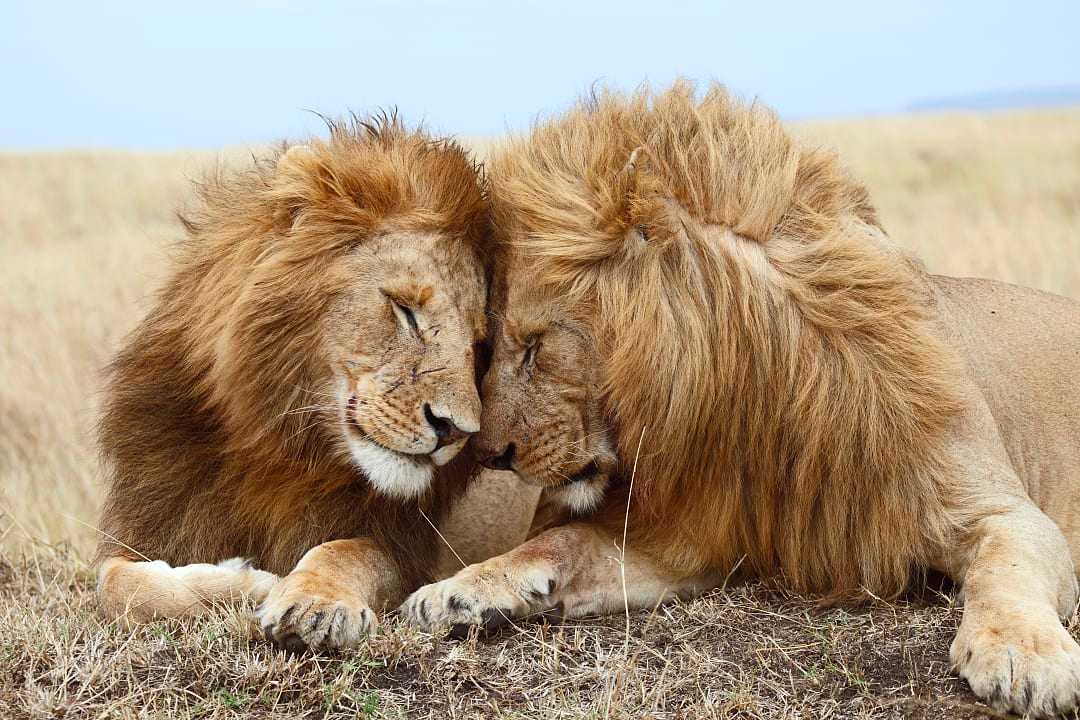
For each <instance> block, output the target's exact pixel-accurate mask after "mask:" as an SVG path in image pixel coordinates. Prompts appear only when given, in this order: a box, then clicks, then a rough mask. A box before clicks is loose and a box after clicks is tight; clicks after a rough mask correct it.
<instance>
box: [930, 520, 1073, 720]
mask: <svg viewBox="0 0 1080 720" xmlns="http://www.w3.org/2000/svg"><path fill="white" fill-rule="evenodd" d="M968 547H970V548H971V549H970V554H969V555H968V562H967V563H966V568H960V572H959V573H958V576H959V577H960V578H961V579H962V582H963V597H964V616H963V620H962V621H961V623H960V628H959V630H958V632H957V634H956V638H955V640H954V641H953V643H952V647H951V648H950V658H951V660H952V662H953V664H954V665H955V666H956V667H957V669H958V670H959V672H960V674H961V675H962V676H963V677H964V678H965V679H966V680H967V681H968V682H969V683H970V684H971V688H972V690H973V691H974V692H975V694H976V695H979V696H980V697H982V698H985V699H986V700H987V701H989V702H990V703H991V704H992V705H994V706H995V707H997V708H998V709H1002V710H1005V709H1008V710H1012V711H1015V712H1019V713H1025V712H1026V713H1030V714H1032V715H1035V716H1051V715H1055V714H1057V713H1058V712H1060V711H1063V710H1067V709H1069V708H1072V707H1074V706H1075V705H1076V704H1077V701H1078V700H1080V646H1078V645H1077V644H1076V642H1075V641H1074V640H1073V639H1072V637H1070V636H1069V633H1068V632H1067V631H1066V630H1065V628H1064V627H1063V626H1062V623H1061V621H1060V618H1064V617H1067V616H1069V615H1071V614H1072V612H1073V610H1074V609H1075V607H1076V600H1077V582H1076V574H1075V570H1074V567H1073V561H1072V558H1071V556H1070V554H1069V547H1068V544H1067V543H1066V541H1065V537H1064V536H1063V535H1062V533H1061V531H1060V530H1059V529H1058V527H1057V525H1055V524H1054V523H1053V521H1051V520H1050V518H1048V517H1047V516H1046V515H1044V514H1043V513H1042V512H1041V511H1039V509H1038V508H1036V507H1035V505H1034V504H1032V503H1031V502H1030V501H1028V500H1027V499H1023V500H1020V499H1017V500H1016V501H1015V503H1014V504H1013V505H1012V506H1011V507H1009V508H1008V509H1007V510H1005V511H1003V512H998V513H994V514H991V515H988V516H987V517H985V518H984V519H982V520H981V521H979V522H978V523H977V524H976V526H975V527H974V529H973V532H972V535H971V537H970V543H969V544H968Z"/></svg>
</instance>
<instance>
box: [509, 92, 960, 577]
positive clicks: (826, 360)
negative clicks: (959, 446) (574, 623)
mask: <svg viewBox="0 0 1080 720" xmlns="http://www.w3.org/2000/svg"><path fill="white" fill-rule="evenodd" d="M489 178H490V179H491V184H492V188H493V191H492V192H493V205H494V214H495V218H496V224H497V233H498V236H499V238H500V240H501V243H502V249H501V251H500V252H501V254H502V255H503V257H502V260H501V262H503V263H504V264H505V266H506V268H505V270H504V272H506V273H508V274H509V275H510V277H511V278H512V281H514V282H529V283H537V284H538V285H539V286H541V287H543V288H546V289H547V290H548V291H549V292H551V293H553V294H555V295H561V296H562V297H563V298H564V302H566V303H567V304H571V305H573V306H574V307H575V308H576V309H577V311H578V312H583V313H584V314H586V315H587V316H590V317H591V322H592V325H593V328H594V331H595V339H596V342H597V348H598V353H599V358H600V362H601V363H602V367H603V377H604V384H605V392H606V399H605V403H606V409H607V412H608V413H609V415H610V418H611V422H612V424H613V427H614V428H615V429H616V434H617V444H618V447H619V454H620V458H621V461H622V462H623V463H624V465H625V466H626V473H627V474H629V466H630V464H631V463H632V462H633V461H634V457H635V454H636V452H637V449H638V443H639V439H640V438H641V437H642V432H643V430H644V440H643V442H642V446H641V457H640V462H639V465H638V470H637V475H636V480H635V485H634V492H633V498H632V499H631V506H630V512H631V517H630V527H629V530H630V533H631V535H632V536H633V537H635V538H636V541H637V542H638V543H641V544H642V545H643V546H644V547H646V548H649V549H651V550H652V551H653V552H656V553H659V554H660V555H662V557H663V560H664V562H665V563H667V564H668V565H670V566H672V567H675V568H680V569H682V570H684V571H685V572H687V573H691V572H695V571H698V570H701V569H704V568H706V567H724V566H733V565H735V563H737V562H739V560H740V558H743V557H745V561H744V565H743V567H744V568H746V569H749V570H753V571H755V572H758V573H764V574H770V573H777V572H779V573H780V574H782V575H783V576H784V577H785V579H786V580H787V582H789V583H790V584H791V585H792V586H793V587H794V588H796V589H799V590H806V591H834V592H842V593H847V592H851V593H859V592H863V591H869V592H872V593H875V594H884V595H891V594H895V593H897V592H899V591H901V590H902V589H903V588H904V587H905V585H906V584H907V582H908V579H909V575H910V572H911V571H912V569H913V568H914V567H925V566H926V565H927V564H928V563H929V562H930V560H931V558H932V557H933V556H934V555H935V554H936V552H937V551H938V549H939V548H941V547H942V543H943V542H945V538H946V537H947V536H948V535H949V534H950V531H951V530H952V529H953V528H954V527H955V524H956V523H957V522H958V519H957V515H956V511H955V503H954V499H955V498H954V497H953V495H955V493H956V492H957V490H956V488H955V485H950V482H953V481H952V478H951V476H950V472H949V467H948V464H947V461H946V459H945V458H946V455H945V452H944V442H945V440H944V436H945V432H946V429H947V426H948V424H949V423H950V421H951V420H952V418H953V417H954V415H955V413H956V412H957V408H958V404H957V401H956V399H955V398H954V396H953V390H952V387H951V383H950V380H949V378H950V376H951V374H952V373H954V372H955V365H954V362H955V361H954V359H953V355H952V354H951V353H950V352H948V351H947V350H946V348H945V347H944V346H943V345H942V344H941V343H939V342H938V340H936V339H935V337H934V335H933V333H932V332H931V329H930V328H929V325H928V323H929V320H928V317H929V305H928V303H929V302H930V300H929V297H928V294H927V291H926V287H925V283H924V273H923V271H922V269H921V268H920V267H919V266H918V265H917V264H916V263H915V262H914V261H912V260H910V259H909V258H907V257H906V256H905V255H904V254H902V253H901V252H899V251H898V250H897V249H896V248H895V247H894V246H892V245H891V243H890V242H889V241H888V239H887V238H886V237H885V236H884V233H883V232H882V231H881V230H880V228H879V226H878V222H877V219H876V216H875V213H874V210H873V208H872V207H871V205H870V203H869V201H868V198H867V194H866V192H865V190H864V189H863V188H862V187H861V186H859V185H858V184H856V183H855V182H853V181H852V180H850V179H849V178H848V177H847V175H846V174H844V172H843V171H842V170H841V169H840V167H839V164H838V162H837V161H836V159H835V157H834V156H833V155H832V154H830V153H827V152H823V151H821V150H817V149H808V148H804V147H801V146H800V145H799V144H797V143H796V142H794V141H793V140H792V139H791V138H790V137H789V136H788V135H787V134H786V132H785V131H784V129H783V128H782V126H781V124H780V123H779V121H778V120H777V119H776V118H775V117H774V116H773V115H772V114H771V113H770V112H768V111H767V110H765V109H763V108H762V107H760V106H758V105H756V104H755V105H751V106H747V105H744V104H742V103H740V102H738V101H736V100H733V99H732V98H731V97H730V96H729V95H728V94H727V93H726V92H725V91H724V90H723V89H722V88H721V87H718V86H713V87H711V88H710V89H709V91H708V92H707V93H706V94H705V95H704V96H703V97H702V98H700V99H698V97H697V95H696V93H695V90H694V88H693V87H692V86H691V85H689V84H687V83H683V82H680V83H677V84H676V85H675V86H674V87H672V88H671V89H669V90H667V91H665V92H663V93H653V92H650V91H649V90H647V89H643V90H641V91H639V92H637V93H635V94H633V95H632V96H624V95H621V94H618V93H613V92H604V93H601V94H600V95H598V96H595V97H593V98H591V99H589V100H586V101H583V102H582V103H580V104H579V105H578V106H577V107H576V108H574V109H573V110H571V111H570V112H569V113H567V114H566V115H564V116H562V117H560V118H557V119H555V120H552V121H549V122H546V123H543V124H541V125H539V126H538V127H536V128H535V129H534V130H533V132H532V133H531V135H530V136H529V137H528V138H525V139H519V140H514V141H511V142H510V143H509V144H508V145H507V146H506V147H505V148H503V149H502V151H501V152H500V153H497V154H496V156H495V157H494V159H493V160H492V162H491V163H490V164H489ZM949 488H952V489H951V490H950V489H949ZM624 510H625V495H624V496H623V497H622V498H619V497H618V496H617V495H616V496H615V497H613V498H612V499H611V500H610V501H609V503H608V510H607V513H608V515H609V516H610V521H611V522H612V523H613V524H616V525H618V526H619V527H621V525H622V522H623V511H624Z"/></svg>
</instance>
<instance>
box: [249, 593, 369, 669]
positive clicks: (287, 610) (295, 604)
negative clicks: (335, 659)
mask: <svg viewBox="0 0 1080 720" xmlns="http://www.w3.org/2000/svg"><path fill="white" fill-rule="evenodd" d="M290 577H291V576H287V577H286V578H285V579H284V580H282V581H281V582H280V583H278V585H277V587H275V588H274V589H273V590H272V591H271V592H270V596H269V597H268V598H267V599H266V600H265V601H264V602H263V603H262V604H261V605H260V606H259V607H258V609H257V610H256V613H255V617H256V619H257V620H258V622H259V625H260V627H262V631H263V636H264V637H265V638H266V639H267V640H268V641H269V642H272V643H273V644H275V645H277V646H278V647H281V648H284V649H285V650H288V651H289V652H294V653H300V652H303V651H305V650H316V651H318V650H348V649H351V648H355V647H357V646H359V645H360V644H361V643H362V642H363V641H364V639H365V638H367V637H368V636H369V635H371V634H373V633H374V632H375V631H376V630H377V629H378V618H377V617H376V616H375V613H374V611H372V609H371V608H370V607H368V606H367V605H366V604H365V603H363V602H361V601H359V600H357V599H355V598H337V597H327V596H324V595H322V594H320V593H318V592H311V591H310V590H305V589H304V588H303V587H302V583H294V582H290Z"/></svg>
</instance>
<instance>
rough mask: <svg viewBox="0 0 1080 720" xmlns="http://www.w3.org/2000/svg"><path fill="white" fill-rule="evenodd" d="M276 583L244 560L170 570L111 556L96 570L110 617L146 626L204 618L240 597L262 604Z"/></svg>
mask: <svg viewBox="0 0 1080 720" xmlns="http://www.w3.org/2000/svg"><path fill="white" fill-rule="evenodd" d="M277 580H278V578H277V576H276V575H273V574H272V573H268V572H263V571H262V570H256V569H254V568H252V567H251V566H250V565H248V563H247V562H245V561H244V560H242V559H240V558H233V559H231V560H224V561H222V562H220V563H218V564H216V565H211V564H208V563H196V564H193V565H181V566H178V567H171V566H170V565H169V564H168V563H166V562H163V561H161V560H155V561H153V562H148V561H139V560H131V559H129V558H126V557H111V558H107V559H106V560H105V561H104V562H102V563H101V567H100V569H99V571H98V597H99V598H100V601H101V606H102V609H103V610H104V611H105V614H106V615H107V616H109V617H110V618H116V619H119V620H121V621H123V622H130V623H145V622H150V621H151V620H156V619H158V618H172V617H185V616H187V617H190V616H196V615H202V614H203V613H205V612H206V610H207V609H208V608H209V607H210V606H211V605H213V604H215V603H220V602H230V601H236V600H238V599H240V598H242V597H248V598H251V599H252V600H254V601H255V602H260V601H262V600H263V598H265V597H266V595H267V593H268V592H270V588H272V587H273V586H274V583H275V582H277Z"/></svg>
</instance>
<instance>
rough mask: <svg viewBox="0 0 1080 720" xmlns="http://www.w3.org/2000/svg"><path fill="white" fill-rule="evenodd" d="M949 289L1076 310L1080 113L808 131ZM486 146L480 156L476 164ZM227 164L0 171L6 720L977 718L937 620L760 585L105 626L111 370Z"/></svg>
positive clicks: (17, 160)
mask: <svg viewBox="0 0 1080 720" xmlns="http://www.w3.org/2000/svg"><path fill="white" fill-rule="evenodd" d="M796 132H797V133H798V134H800V135H801V136H803V137H804V138H806V139H808V140H809V141H813V142H820V143H825V144H828V145H832V146H835V147H836V148H838V150H839V151H840V153H841V156H842V157H843V158H844V160H845V162H846V164H847V165H848V166H849V167H850V168H851V169H852V171H853V173H854V174H855V175H856V176H858V177H859V178H861V179H862V180H864V181H865V182H866V183H867V184H868V185H869V187H870V190H871V194H872V197H873V198H874V200H875V202H876V204H877V205H878V207H879V208H880V210H881V215H882V217H883V220H884V222H885V225H886V228H887V229H888V230H889V232H890V233H891V235H892V236H893V237H894V238H895V239H896V240H898V241H899V242H901V243H903V244H905V245H907V246H909V247H911V248H913V249H914V250H915V251H916V252H917V253H918V254H919V255H920V256H921V257H922V258H923V259H924V260H925V261H926V263H927V265H928V266H929V268H930V269H931V270H933V271H935V272H942V273H947V274H955V275H980V276H986V277H993V278H999V279H1002V280H1007V281H1011V282H1017V283H1022V284H1026V285H1030V286H1034V287H1038V288H1042V289H1045V290H1049V291H1053V292H1058V293H1061V294H1065V295H1070V296H1073V297H1080V109H1071V110H1048V111H1039V112H1015V113H1002V114H994V115H965V114H957V115H916V116H903V117H882V118H872V119H861V120H856V121H844V122H829V123H809V124H802V125H799V126H798V127H797V128H796ZM479 144H480V145H482V143H479ZM243 161H244V155H243V153H240V152H237V151H230V152H229V153H228V155H227V157H225V158H224V159H222V158H220V157H218V156H217V155H215V154H212V153H175V154H130V153H120V152H94V153H83V152H68V153H57V154H21V155H19V154H6V155H0V197H3V198H4V203H3V207H4V212H3V213H0V336H2V337H3V342H2V343H0V548H2V550H3V559H2V560H0V717H54V716H55V717H58V716H61V715H65V716H66V717H137V716H148V717H151V716H164V717H231V716H234V715H242V714H254V715H257V716H261V717H270V716H274V717H296V716H300V715H305V716H310V717H338V716H341V717H353V716H355V715H356V714H360V715H361V716H372V717H384V716H385V717H399V716H401V717H404V716H408V717H413V716H417V715H425V714H429V715H431V716H432V717H455V716H463V717H464V716H470V715H479V716H488V715H491V714H501V715H505V716H508V717H555V716H559V717H577V716H595V717H609V716H610V717H641V716H657V717H680V716H681V717H698V716H703V717H750V718H758V717H760V718H774V717H791V718H796V717H802V718H806V717H836V718H841V717H867V718H869V717H901V716H902V717H908V716H915V717H942V718H952V717H963V716H981V715H980V713H981V712H982V711H981V710H980V709H979V707H978V706H976V705H974V704H973V703H974V699H973V697H972V696H971V695H970V694H968V693H967V691H966V688H965V687H964V686H963V685H962V683H960V682H959V681H957V680H955V679H954V678H952V677H951V676H950V675H949V674H948V672H947V668H946V659H947V647H948V641H949V638H950V634H951V631H952V629H953V628H954V627H955V624H956V622H957V617H958V613H957V612H956V611H955V610H954V609H953V607H952V606H951V605H950V604H949V601H948V599H947V597H945V596H937V595H933V594H930V595H928V596H926V597H920V598H914V599H912V600H911V602H905V603H902V604H898V605H890V606H880V607H876V608H869V609H860V610H857V611H854V610H851V611H845V610H829V611H818V610H816V609H815V608H814V606H813V604H812V603H808V602H806V601H802V600H798V599H795V598H791V597H788V596H785V595H784V594H783V593H782V592H781V591H780V590H778V589H776V588H772V587H769V586H767V585H750V586H745V587H740V588H736V589H734V590H729V591H728V592H726V593H716V594H714V595H712V596H710V597H708V598H703V599H699V600H696V601H694V602H692V603H687V604H677V605H674V606H671V607H665V608H660V609H659V610H658V611H657V612H656V613H654V614H648V613H645V614H642V615H640V616H637V617H635V618H633V622H632V623H631V631H630V633H629V634H627V633H626V632H625V628H624V624H623V620H621V619H615V620H607V621H603V622H599V623H575V624H573V625H569V626H560V627H555V628H547V627H544V626H541V625H539V624H531V625H526V626H523V627H522V628H521V629H520V630H518V631H514V630H512V631H509V632H505V633H503V634H502V635H500V636H499V637H497V638H495V639H492V640H480V641H476V640H473V641H468V642H464V643H455V642H450V641H447V640H442V639H439V638H432V637H430V636H421V635H417V634H414V633H411V632H410V631H408V630H406V629H404V628H400V627H395V626H393V625H391V627H390V628H389V629H388V632H387V633H386V634H384V635H383V636H382V637H380V638H379V639H378V640H376V641H375V642H373V643H372V645H371V647H370V648H368V649H367V650H365V651H364V652H363V653H361V654H359V655H356V656H350V657H344V658H310V657H309V658H300V659H290V658H286V657H284V656H282V655H280V654H277V653H275V652H273V651H271V650H270V649H269V648H267V647H266V646H265V645H264V644H262V643H260V642H257V641H255V640H252V639H250V638H249V631H248V627H247V624H246V621H245V620H244V618H243V616H242V615H240V614H237V613H231V614H230V613H225V614H223V615H222V616H221V617H219V618H216V619H213V620H209V621H204V622H200V623H197V624H192V625H183V624H179V623H160V624H156V625H153V626H149V627H146V628H141V629H138V630H135V631H124V630H121V629H119V628H117V627H114V626H107V625H103V624H102V623H101V621H100V620H99V619H98V618H97V616H96V614H95V608H94V603H93V598H92V595H91V589H92V575H91V571H90V569H89V568H88V567H87V559H88V558H89V556H90V552H91V548H92V546H93V543H94V531H93V524H94V522H95V516H96V512H97V506H98V501H99V498H100V495H101V486H100V472H99V470H98V467H97V462H96V457H95V453H94V449H93V441H92V431H93V424H94V417H95V412H96V405H97V401H98V375H97V373H98V369H99V368H100V367H101V365H102V364H103V363H104V362H105V361H106V359H107V358H108V357H109V355H110V353H111V352H112V350H113V349H114V348H115V347H116V345H117V343H118V341H119V340H120V339H121V338H122V337H123V335H124V333H125V332H127V331H128V330H129V329H130V328H131V327H132V326H133V324H134V323H135V321H136V320H137V319H138V317H139V315H140V313H141V312H142V311H143V309H145V308H146V306H147V303H148V301H149V299H150V298H151V296H152V292H153V288H154V287H155V284H156V283H157V282H158V281H159V279H160V277H161V274H162V271H163V268H164V265H165V261H166V259H167V256H168V252H169V246H170V243H172V242H174V241H175V240H177V239H178V238H179V233H180V230H179V224H178V223H177V222H176V220H175V216H174V211H175V210H176V209H177V208H178V207H182V206H183V205H184V204H185V203H186V202H188V201H189V199H190V184H189V180H190V179H192V178H197V177H198V176H199V175H200V174H201V173H202V172H203V171H204V169H205V168H206V167H207V166H208V165H209V164H210V163H213V162H243Z"/></svg>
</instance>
